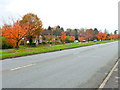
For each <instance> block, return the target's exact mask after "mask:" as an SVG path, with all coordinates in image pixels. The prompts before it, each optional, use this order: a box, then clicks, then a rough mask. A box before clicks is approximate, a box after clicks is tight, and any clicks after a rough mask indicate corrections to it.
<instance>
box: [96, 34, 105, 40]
mask: <svg viewBox="0 0 120 90" xmlns="http://www.w3.org/2000/svg"><path fill="white" fill-rule="evenodd" d="M106 36H107V34H106V33H102V32H99V33H98V35H97V38H98V40H105V39H106Z"/></svg>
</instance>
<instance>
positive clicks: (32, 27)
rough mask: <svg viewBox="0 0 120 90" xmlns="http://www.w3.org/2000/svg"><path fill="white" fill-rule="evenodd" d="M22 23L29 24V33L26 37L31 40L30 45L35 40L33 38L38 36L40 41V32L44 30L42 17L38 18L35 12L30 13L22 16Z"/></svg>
mask: <svg viewBox="0 0 120 90" xmlns="http://www.w3.org/2000/svg"><path fill="white" fill-rule="evenodd" d="M20 25H21V26H23V25H28V26H29V27H28V33H27V36H26V38H27V39H28V40H29V42H30V45H31V44H32V42H33V38H35V37H37V38H36V39H37V41H38V37H39V35H40V33H41V32H42V31H43V28H42V21H41V20H40V18H38V16H37V15H35V14H33V13H28V14H26V15H24V16H23V17H22V20H21V21H20Z"/></svg>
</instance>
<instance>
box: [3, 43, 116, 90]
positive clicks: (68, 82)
mask: <svg viewBox="0 0 120 90" xmlns="http://www.w3.org/2000/svg"><path fill="white" fill-rule="evenodd" d="M117 58H118V42H117V41H116V42H110V43H106V44H99V45H92V46H87V47H80V48H74V49H68V50H62V51H56V52H50V53H43V54H37V55H31V56H24V57H19V58H12V59H6V60H3V61H2V87H3V88H98V87H99V85H100V84H101V83H102V81H103V80H104V78H105V77H106V75H107V74H108V72H109V71H110V70H111V68H112V67H113V66H114V64H115V62H116V60H117Z"/></svg>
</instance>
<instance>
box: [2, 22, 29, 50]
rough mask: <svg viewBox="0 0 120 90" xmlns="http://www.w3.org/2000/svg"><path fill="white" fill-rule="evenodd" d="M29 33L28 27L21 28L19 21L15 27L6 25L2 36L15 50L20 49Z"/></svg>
mask: <svg viewBox="0 0 120 90" xmlns="http://www.w3.org/2000/svg"><path fill="white" fill-rule="evenodd" d="M27 33H28V26H24V27H23V26H20V25H19V21H17V22H15V23H14V24H13V25H10V26H7V25H4V27H3V28H2V34H3V36H4V37H5V38H6V40H7V42H8V43H10V44H11V45H12V46H13V47H14V48H17V49H18V48H19V44H20V41H21V40H22V38H24V37H25V36H26V35H27Z"/></svg>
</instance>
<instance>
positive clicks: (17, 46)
mask: <svg viewBox="0 0 120 90" xmlns="http://www.w3.org/2000/svg"><path fill="white" fill-rule="evenodd" d="M15 48H16V49H18V48H19V41H18V42H16V47H15Z"/></svg>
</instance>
